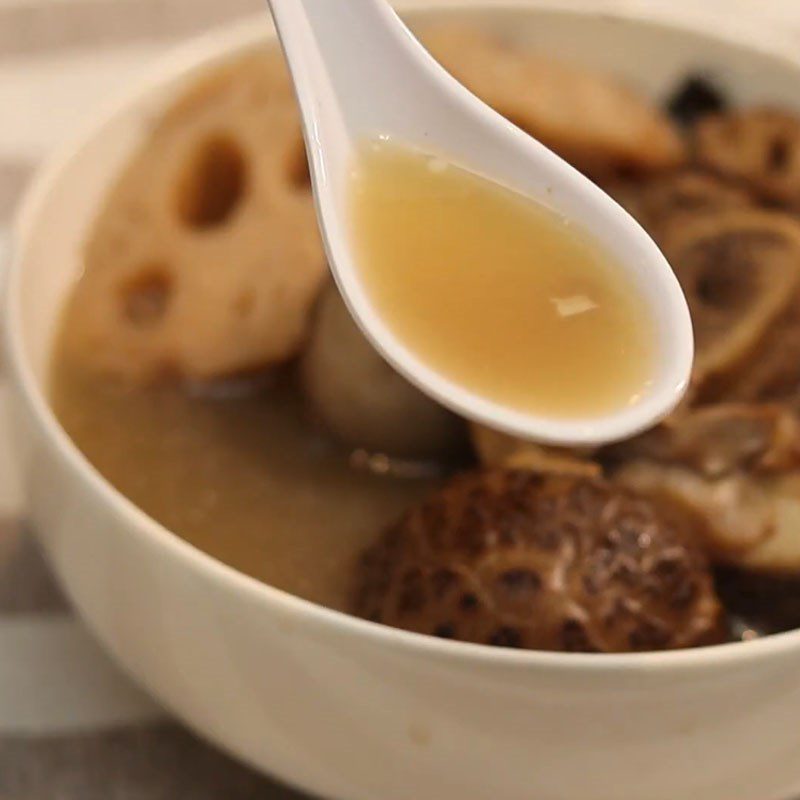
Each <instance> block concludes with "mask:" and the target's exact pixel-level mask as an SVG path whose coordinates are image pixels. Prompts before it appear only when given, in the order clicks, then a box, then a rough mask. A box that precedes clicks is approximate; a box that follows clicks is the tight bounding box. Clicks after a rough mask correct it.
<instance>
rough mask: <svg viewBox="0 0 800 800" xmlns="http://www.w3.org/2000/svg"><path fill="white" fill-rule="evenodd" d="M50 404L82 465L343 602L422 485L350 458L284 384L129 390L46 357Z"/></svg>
mask: <svg viewBox="0 0 800 800" xmlns="http://www.w3.org/2000/svg"><path fill="white" fill-rule="evenodd" d="M54 365H55V366H54V369H53V375H52V384H51V397H52V402H53V407H54V409H55V411H56V414H57V415H58V417H59V419H60V421H61V423H62V424H63V426H64V427H65V429H66V430H67V432H68V433H69V434H70V436H71V437H72V438H73V440H74V441H75V442H76V444H77V445H78V447H79V448H80V449H81V450H82V451H83V453H84V454H85V455H86V457H87V458H88V459H89V461H91V462H92V464H93V465H94V466H95V467H96V468H97V469H98V470H99V471H100V472H101V473H102V474H103V475H104V476H105V477H106V478H107V479H108V480H109V481H110V482H111V483H112V484H113V485H114V486H115V487H116V488H117V489H118V490H119V491H120V492H122V494H124V495H126V496H127V497H128V498H130V500H132V501H133V502H134V503H135V504H136V505H137V506H139V507H140V508H142V509H143V510H144V511H146V512H147V513H148V514H150V516H152V517H153V518H155V519H156V520H158V521H159V522H161V523H162V524H163V525H165V526H166V527H167V528H169V529H170V530H171V531H173V532H174V533H176V534H177V535H178V536H180V537H181V538H183V539H185V540H186V541H187V542H190V543H191V544H193V545H195V546H196V547H198V548H199V549H201V550H203V551H204V552H206V553H209V554H210V555H212V556H214V557H215V558H218V559H219V560H220V561H223V562H224V563H226V564H229V565H231V566H233V567H236V568H237V569H239V570H241V571H242V572H244V573H246V574H248V575H251V576H253V577H254V578H258V579H259V580H262V581H264V582H265V583H268V584H270V585H272V586H276V587H278V588H280V589H284V590H286V591H288V592H291V593H293V594H296V595H298V596H300V597H303V598H306V599H308V600H313V601H315V602H318V603H322V604H324V605H328V606H331V607H334V608H340V609H343V608H344V607H345V606H346V604H347V591H348V584H349V581H350V580H351V576H352V569H353V563H354V559H355V558H356V556H357V553H358V552H359V551H360V550H361V548H362V547H363V546H364V545H366V544H367V543H369V542H371V541H373V540H374V539H375V538H376V537H377V536H378V533H379V530H380V529H381V527H382V526H383V525H385V524H386V523H388V522H389V521H391V520H392V519H394V518H395V517H396V516H397V515H398V514H400V513H401V512H402V510H403V509H405V508H406V507H408V505H409V504H411V503H412V502H413V500H414V499H415V498H417V497H419V496H420V495H421V494H422V493H423V492H424V491H425V489H426V488H427V484H425V483H424V482H422V481H410V480H400V479H392V478H386V477H377V476H373V475H369V474H366V473H364V472H362V471H356V470H354V469H353V468H351V467H350V466H349V461H348V452H347V451H346V450H345V449H343V448H341V447H339V446H338V445H336V444H334V443H332V442H331V441H330V440H328V439H327V438H325V437H323V436H321V435H320V434H319V433H318V432H317V431H316V429H315V428H314V426H313V424H311V423H310V421H309V420H308V419H306V417H305V413H304V411H303V404H302V401H301V398H300V397H299V394H298V393H297V391H296V389H295V388H294V387H293V386H292V385H291V381H290V380H285V381H283V382H282V383H279V384H276V385H273V386H270V387H264V388H263V389H262V390H261V391H258V392H257V393H255V394H254V393H252V392H250V393H239V395H238V396H237V394H236V393H235V392H232V391H229V393H228V395H227V396H218V397H210V396H208V395H200V394H195V395H191V394H186V393H185V391H182V390H180V389H177V388H176V389H166V388H163V389H141V388H136V389H126V388H124V387H123V386H121V385H119V384H117V383H116V382H114V381H111V380H108V379H107V378H106V379H104V378H102V377H98V376H90V375H88V374H87V373H85V372H83V371H81V369H80V368H79V367H77V366H75V365H74V364H70V363H69V360H68V359H67V358H66V357H65V356H64V355H63V353H62V354H57V356H56V358H55V359H54Z"/></svg>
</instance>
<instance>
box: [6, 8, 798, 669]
mask: <svg viewBox="0 0 800 800" xmlns="http://www.w3.org/2000/svg"><path fill="white" fill-rule="evenodd" d="M398 5H401V6H402V9H403V10H405V11H409V12H413V13H414V14H415V15H417V16H420V17H425V16H431V17H433V16H437V17H438V16H441V17H444V16H449V15H453V16H454V17H456V18H457V17H458V15H460V14H463V13H465V12H469V13H475V12H479V13H486V14H493V13H496V14H498V15H503V14H508V13H516V14H529V15H531V16H534V17H535V16H537V15H548V16H556V17H565V18H574V17H586V16H594V17H600V18H603V19H606V20H610V21H613V22H619V23H624V24H633V25H644V26H647V27H656V28H661V29H664V30H667V31H669V32H671V33H677V34H682V35H686V36H691V37H695V38H697V39H700V40H704V41H713V42H714V43H715V44H718V45H722V46H727V47H731V48H739V49H742V50H747V51H749V52H751V53H753V54H756V55H759V56H762V57H766V58H770V59H772V60H774V61H776V62H784V64H785V66H786V68H787V69H791V70H794V71H795V72H797V73H798V75H799V76H800V56H797V57H792V56H791V55H789V54H788V53H784V52H776V50H775V49H774V48H772V47H767V46H766V45H765V44H764V43H760V42H758V41H756V42H753V41H751V40H749V39H748V38H747V37H746V36H745V35H744V34H742V35H737V34H735V33H734V32H732V31H730V30H726V31H724V32H721V31H719V30H715V31H711V30H707V29H699V28H698V27H697V26H695V25H693V24H692V23H691V22H689V21H684V22H679V21H675V20H674V19H665V18H661V17H660V16H659V15H652V14H650V15H648V14H642V13H635V12H631V11H626V10H624V9H620V10H617V11H613V12H609V11H608V10H605V9H604V10H602V11H600V10H597V9H595V10H590V9H589V8H582V7H580V6H566V7H565V6H563V5H557V4H556V3H555V1H554V2H553V3H548V2H545V3H533V4H532V3H530V2H519V0H517V2H513V1H512V2H508V1H506V2H503V3H492V2H489V1H488V0H456V2H450V3H446V4H444V3H437V4H434V5H431V4H430V3H427V4H425V5H423V0H405V2H403V3H401V4H398ZM265 39H266V40H267V41H270V40H273V39H274V29H273V28H272V25H271V23H270V22H269V20H267V19H266V18H262V17H257V18H254V19H245V20H242V21H241V22H236V23H234V24H228V25H225V26H222V27H221V28H218V29H215V30H212V31H211V32H209V33H207V34H204V35H202V36H199V37H196V38H194V39H192V40H190V41H189V42H188V43H185V44H183V45H180V46H178V47H176V48H173V49H172V50H171V51H170V52H169V53H167V55H166V56H164V57H161V58H159V59H157V60H156V61H155V63H154V65H153V66H152V67H151V68H150V69H148V70H146V71H145V74H144V75H143V76H141V77H139V78H138V79H135V80H134V81H133V83H132V85H131V86H129V87H128V89H127V90H125V91H122V92H121V93H120V94H119V95H117V97H116V98H115V99H114V101H113V102H111V103H109V104H106V107H105V110H104V111H102V110H101V113H100V114H98V115H92V116H91V119H90V120H89V122H88V124H85V125H83V126H82V129H81V130H80V131H79V132H78V134H77V135H74V136H73V137H71V138H70V139H69V140H68V141H67V143H66V144H65V145H63V146H62V147H61V148H59V150H58V151H57V152H56V154H55V155H54V156H53V157H51V158H49V159H47V160H46V162H45V164H44V166H43V167H42V168H40V169H39V170H38V171H37V174H36V175H35V177H34V179H33V181H32V183H31V185H30V187H29V189H28V191H27V192H26V195H25V197H24V200H23V202H22V204H21V205H20V207H19V210H18V212H17V215H16V218H15V220H14V224H13V226H12V230H11V258H10V263H9V264H8V267H7V271H6V276H5V286H4V292H3V297H2V310H3V322H2V324H3V333H4V336H3V339H4V348H5V351H6V356H7V363H8V376H9V379H10V382H11V383H12V384H13V385H14V387H15V388H16V390H17V392H18V393H19V395H20V396H21V397H22V399H23V401H24V403H25V404H26V406H27V409H28V411H29V413H30V416H31V418H32V420H33V421H34V424H35V425H36V426H37V427H38V429H39V431H40V433H41V435H42V436H43V437H44V439H46V440H47V441H48V442H49V444H50V446H52V447H53V448H54V452H55V454H56V455H57V457H59V458H60V459H61V461H62V462H63V463H64V464H65V465H66V467H67V468H68V470H69V471H70V472H71V473H72V474H73V476H74V477H77V478H78V479H79V482H80V484H81V485H82V486H83V488H84V489H85V490H86V491H87V492H90V493H91V494H93V495H95V497H96V498H97V499H99V500H100V502H102V503H103V504H104V505H105V506H106V508H107V509H108V510H109V511H111V512H112V513H113V514H114V515H115V516H116V517H117V518H119V519H120V520H121V521H122V523H123V524H124V525H125V526H126V527H127V528H128V529H129V530H130V533H131V535H137V536H143V537H145V538H146V539H147V540H149V543H150V544H151V545H154V546H155V547H157V548H161V549H162V550H163V552H164V554H165V556H168V557H171V558H175V559H177V560H180V561H182V562H183V566H184V567H185V568H186V569H189V570H191V571H194V572H196V573H197V574H198V577H201V578H205V579H208V580H211V581H215V582H218V583H219V584H220V585H221V588H223V589H224V590H227V591H230V592H233V593H241V594H242V595H243V596H246V597H248V598H249V599H250V600H252V601H254V602H258V603H261V604H263V606H264V613H269V611H270V609H271V608H273V609H278V610H279V611H280V612H282V613H283V614H284V617H285V618H291V619H292V620H293V622H294V623H296V624H304V625H306V626H307V627H308V628H311V629H313V628H327V629H328V630H329V631H333V630H335V629H338V633H340V634H342V635H344V636H350V637H360V638H362V639H364V640H367V641H371V642H372V643H374V644H377V645H382V646H385V647H387V648H392V649H394V650H398V649H399V650H403V651H405V652H407V653H408V654H410V655H416V656H420V657H427V658H429V659H433V660H434V661H438V662H443V663H454V662H455V663H461V664H465V665H467V666H468V665H475V666H483V665H492V666H501V665H502V666H504V667H506V668H510V669H523V670H527V671H531V670H541V671H549V670H558V671H559V672H560V673H562V674H563V673H576V674H587V675H588V674H592V675H607V674H611V673H614V674H623V675H630V674H631V673H637V674H640V675H641V674H643V673H648V674H649V673H654V672H655V673H660V674H662V673H664V672H665V671H668V672H670V673H686V672H691V671H696V670H701V669H713V668H717V667H722V666H727V665H733V664H735V665H737V666H739V665H745V664H749V663H752V662H754V661H760V660H763V659H765V658H772V657H777V656H780V655H783V654H786V653H789V652H796V651H797V652H800V629H797V630H792V631H787V632H784V633H778V634H773V635H770V636H767V637H764V638H762V639H756V640H753V641H747V642H731V643H726V644H720V645H713V646H705V647H698V648H692V649H687V650H673V651H658V652H650V653H617V654H597V653H561V652H546V651H536V650H515V649H509V648H501V647H493V646H490V645H482V644H473V643H468V642H458V641H450V640H443V639H438V638H436V637H433V636H427V635H424V634H420V633H413V632H410V631H405V630H400V629H397V628H391V627H388V626H385V625H382V624H379V623H375V622H371V621H368V620H364V619H360V618H358V617H355V616H352V615H350V614H347V613H345V612H343V611H338V610H335V609H331V608H327V607H325V606H322V605H319V604H317V603H315V602H312V601H310V600H305V599H303V598H301V597H297V596H296V595H293V594H290V593H289V592H286V591H284V590H281V589H278V588H276V587H273V586H270V585H268V584H266V583H263V582H261V581H259V580H258V579H256V578H253V577H251V576H249V575H246V574H245V573H243V572H240V571H239V570H237V569H236V568H235V567H232V566H230V565H228V564H225V563H224V562H222V561H219V560H218V559H217V558H215V557H214V556H212V555H210V554H208V553H206V552H204V551H203V550H200V549H199V548H197V547H196V546H194V545H192V544H190V543H189V542H187V541H185V540H184V539H182V538H180V537H179V536H178V535H177V534H176V533H174V532H173V531H171V530H170V529H169V528H167V527H166V526H165V525H162V524H161V523H160V522H158V521H157V520H155V519H154V518H152V517H150V516H149V515H148V514H146V513H145V512H144V511H143V510H141V509H140V508H139V507H138V506H136V505H135V504H134V503H133V501H131V500H129V499H128V498H127V497H126V496H125V495H123V494H122V493H121V492H120V491H119V490H118V489H116V488H115V487H114V486H113V485H112V484H111V483H110V482H109V481H108V480H106V478H105V477H103V475H101V473H100V472H99V471H98V470H97V469H96V468H95V467H94V465H93V464H92V463H91V462H90V461H89V460H88V459H87V458H86V457H85V456H84V455H83V453H82V452H81V451H80V450H79V449H78V447H77V445H76V444H75V443H74V442H73V440H72V439H71V437H70V436H69V435H68V434H67V432H66V430H65V429H64V428H63V427H62V426H61V424H60V422H59V420H58V418H57V417H56V415H55V412H54V411H53V409H52V406H51V404H50V403H49V402H48V400H47V396H46V392H45V390H44V388H43V387H41V386H40V383H39V381H38V380H37V378H36V376H35V374H34V370H33V367H32V365H31V364H30V363H29V361H28V359H27V357H26V355H25V349H24V344H23V342H24V334H23V331H22V322H21V302H20V288H21V285H22V280H23V275H24V271H25V264H26V261H27V256H26V253H27V250H28V243H29V241H30V239H31V238H32V236H33V233H34V229H35V227H36V223H37V220H38V217H39V211H40V209H41V207H42V206H43V204H44V202H45V200H46V198H47V196H48V195H49V193H50V188H51V186H53V185H55V184H57V183H58V182H59V180H60V179H61V175H62V172H63V171H64V170H65V169H66V167H67V166H68V165H69V163H70V162H71V161H72V159H73V157H74V156H75V155H76V154H77V153H78V152H81V151H83V150H84V148H86V147H87V146H90V145H91V144H92V142H93V141H94V139H95V138H96V137H98V136H101V135H102V134H103V132H104V130H105V128H106V127H107V126H108V125H109V124H110V123H111V122H113V121H115V120H117V119H118V118H120V117H123V116H124V115H125V114H126V113H128V112H129V111H130V110H131V109H133V108H136V107H137V106H138V105H139V104H140V103H141V102H143V101H144V100H145V99H146V98H147V97H149V96H151V95H152V94H153V93H154V92H155V91H157V90H158V89H160V88H163V87H164V86H165V85H169V84H171V83H173V82H175V81H178V80H179V79H181V78H183V77H185V76H188V75H191V74H192V73H194V72H195V71H198V70H202V69H204V68H208V67H209V66H210V65H212V64H214V63H216V62H217V61H219V60H225V59H226V58H227V57H230V56H231V55H233V54H234V53H236V52H239V51H242V50H244V49H245V48H247V47H249V46H252V45H253V44H255V43H257V42H259V41H262V40H265Z"/></svg>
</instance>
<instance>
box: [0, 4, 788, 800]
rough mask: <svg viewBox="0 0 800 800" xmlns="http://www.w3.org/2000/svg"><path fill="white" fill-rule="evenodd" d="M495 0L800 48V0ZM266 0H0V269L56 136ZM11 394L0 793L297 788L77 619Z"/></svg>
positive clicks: (1, 503) (1, 615)
mask: <svg viewBox="0 0 800 800" xmlns="http://www.w3.org/2000/svg"><path fill="white" fill-rule="evenodd" d="M337 1H338V2H347V0H331V2H337ZM446 2H450V3H452V4H453V5H457V4H458V0H440V3H439V4H440V5H441V4H443V3H446ZM496 2H497V3H498V5H509V4H515V3H516V4H526V3H527V4H543V5H550V6H553V5H556V6H581V7H587V6H589V7H592V8H596V9H597V10H598V11H599V12H602V11H606V10H614V9H619V8H622V9H625V10H634V11H636V12H637V13H643V14H649V15H658V16H659V17H666V18H674V17H679V18H682V19H689V20H691V21H692V23H693V24H696V25H698V26H701V27H702V26H711V27H714V28H717V29H719V28H723V27H724V28H732V29H735V30H736V31H737V32H739V33H740V34H741V35H743V36H747V37H748V38H751V39H758V40H759V41H761V42H763V44H764V45H765V46H767V47H769V48H771V49H773V50H783V51H785V52H794V53H797V52H798V48H800V0H549V2H546V3H541V2H538V0H496ZM416 4H417V5H421V4H423V3H421V2H419V0H417V3H416ZM264 6H265V2H264V0H0V272H1V271H2V268H3V264H4V261H5V259H6V258H7V255H8V248H9V226H10V223H11V220H12V218H13V214H14V209H15V208H16V206H17V204H18V201H19V198H20V197H21V195H22V193H23V192H24V189H25V186H26V185H27V183H28V182H29V180H30V178H31V175H32V174H33V172H34V171H35V169H36V168H37V166H38V165H39V164H40V163H41V161H42V160H43V158H44V157H45V156H46V155H47V154H48V153H49V152H50V151H51V150H52V149H53V148H54V147H55V146H56V145H57V144H58V143H59V141H60V140H62V139H63V138H64V137H65V136H67V135H68V134H69V133H70V131H71V130H73V129H75V128H76V127H78V126H80V123H81V121H82V120H83V119H84V117H85V116H86V115H87V114H89V113H91V112H92V111H93V110H94V109H96V108H97V107H98V105H101V104H102V103H103V102H104V101H107V100H108V99H109V98H111V97H113V96H114V94H115V92H116V91H117V90H118V89H120V88H121V87H124V86H125V85H126V84H128V83H129V82H130V81H131V80H132V79H133V78H134V77H135V76H136V75H137V74H139V73H141V72H142V71H143V70H145V69H147V67H148V65H149V64H150V62H152V61H153V60H154V59H156V58H158V57H159V55H161V54H162V53H164V52H165V51H167V50H168V49H169V48H170V47H171V46H173V45H174V44H175V43H177V42H179V41H181V40H185V39H188V38H190V37H192V36H195V35H197V34H199V33H202V32H204V31H207V30H209V29H211V28H213V27H215V26H217V25H219V24H221V23H224V22H228V21H231V20H234V19H237V18H246V17H247V16H248V15H253V14H256V13H259V12H263V11H264ZM1 366H2V365H0V368H1ZM5 400H6V395H5V388H4V386H3V383H2V373H1V372H0V800H54V799H55V798H58V800H94V798H97V800H139V799H140V798H141V800H184V798H185V799H186V800H189V799H191V800H205V798H209V799H210V798H221V799H222V800H242V799H243V798H264V800H279V799H283V800H287V799H288V798H295V799H296V798H299V795H296V794H294V793H293V792H289V791H287V790H284V789H281V788H279V787H276V786H274V785H273V784H271V783H270V782H269V781H266V780H264V779H263V778H261V777H258V776H256V775H254V774H252V773H251V772H249V771H248V770H247V769H245V768H243V767H240V766H238V765H236V764H234V763H233V762H231V761H229V760H228V759H226V758H225V757H224V756H222V755H220V754H217V753H216V752H213V751H211V750H210V749H209V748H207V747H206V746H205V745H203V744H201V743H200V742H198V741H197V740H195V739H194V738H193V737H192V736H191V735H190V734H188V733H187V732H185V731H183V730H182V729H181V728H180V727H179V726H177V725H175V724H174V723H171V722H170V721H168V719H167V717H166V715H165V714H164V713H163V712H162V711H161V710H160V709H158V708H157V707H156V706H155V705H154V704H153V703H152V702H151V701H150V700H148V699H147V698H145V697H144V696H143V695H142V694H141V693H140V692H139V691H138V690H137V689H135V688H134V687H132V686H131V685H130V684H129V683H128V682H127V681H126V680H125V678H123V677H122V676H121V675H120V674H119V673H118V672H117V670H116V669H115V667H114V666H113V665H111V664H110V663H109V662H108V660H107V659H106V657H105V656H104V655H103V654H102V653H101V652H100V651H99V650H98V649H97V647H96V646H95V645H94V643H93V642H92V641H91V639H90V638H89V636H88V635H87V634H86V633H85V631H84V630H83V628H82V626H81V624H80V623H79V622H78V621H76V620H75V619H74V617H72V615H71V614H70V612H69V609H68V607H67V604H66V602H65V601H64V599H63V598H62V596H61V594H60V592H59V590H58V588H57V587H56V586H55V585H54V584H53V582H52V581H51V579H50V577H49V575H48V572H47V569H46V567H45V566H44V565H43V563H42V562H41V560H40V558H39V555H38V552H37V550H36V548H35V546H34V545H33V544H32V542H31V540H30V538H29V537H28V535H27V532H26V531H25V525H24V514H23V512H22V509H21V506H20V498H19V491H18V488H17V486H16V483H15V476H14V471H13V464H12V463H10V461H9V459H8V456H7V453H6V448H5V441H6V437H7V434H8V431H7V430H6V429H5V417H4V414H3V413H2V412H3V408H2V406H3V404H4V403H5ZM376 800H379V798H376Z"/></svg>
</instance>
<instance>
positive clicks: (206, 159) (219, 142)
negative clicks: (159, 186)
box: [177, 136, 248, 230]
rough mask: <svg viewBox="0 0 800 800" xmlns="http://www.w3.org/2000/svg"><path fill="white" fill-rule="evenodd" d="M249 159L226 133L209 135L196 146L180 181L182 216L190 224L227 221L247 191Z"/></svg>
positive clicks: (205, 226)
mask: <svg viewBox="0 0 800 800" xmlns="http://www.w3.org/2000/svg"><path fill="white" fill-rule="evenodd" d="M247 171H248V170H247V161H246V159H245V156H244V154H243V153H242V149H241V147H239V145H238V144H237V143H236V142H235V141H233V140H232V139H230V138H228V137H226V136H214V137H212V138H210V139H206V140H205V141H204V142H203V143H202V144H201V145H200V146H199V147H197V148H196V149H195V151H194V152H193V153H192V156H191V158H190V159H189V162H188V164H187V165H186V167H185V168H184V171H183V176H182V178H181V180H180V181H179V183H178V196H177V203H178V216H179V218H180V220H181V221H182V222H183V223H184V224H185V225H186V226H187V227H189V228H192V229H195V230H205V229H208V228H216V227H219V226H220V225H224V224H225V223H226V222H228V220H230V218H231V217H232V216H233V214H234V213H235V212H236V209H237V208H238V207H239V205H240V204H241V202H242V199H243V198H244V195H245V192H246V191H247Z"/></svg>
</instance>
